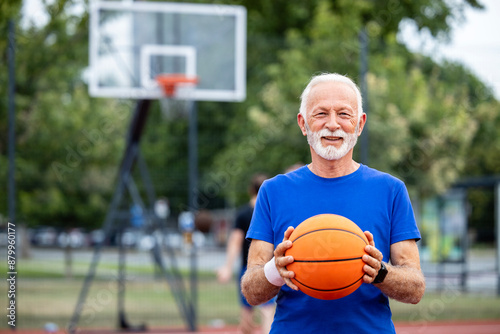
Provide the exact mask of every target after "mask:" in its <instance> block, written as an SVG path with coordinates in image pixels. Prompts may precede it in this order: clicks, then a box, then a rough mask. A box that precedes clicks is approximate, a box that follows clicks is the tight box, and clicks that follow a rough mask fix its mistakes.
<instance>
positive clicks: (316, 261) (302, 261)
mask: <svg viewBox="0 0 500 334" xmlns="http://www.w3.org/2000/svg"><path fill="white" fill-rule="evenodd" d="M354 260H361V256H360V257H352V258H348V259H332V260H295V259H294V260H293V262H294V263H295V262H301V263H321V262H342V261H354Z"/></svg>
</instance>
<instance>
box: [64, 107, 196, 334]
mask: <svg viewBox="0 0 500 334" xmlns="http://www.w3.org/2000/svg"><path fill="white" fill-rule="evenodd" d="M150 106H151V101H150V100H140V101H138V102H137V105H136V108H135V112H134V115H133V118H132V120H131V124H130V127H129V132H128V137H127V144H126V149H125V154H124V157H123V160H122V163H121V166H120V169H119V174H118V182H117V185H116V189H115V192H114V195H113V198H112V201H111V204H110V207H109V209H108V213H107V215H106V218H105V221H104V224H103V231H104V238H103V240H101V241H100V242H99V243H97V244H96V246H95V248H94V254H93V257H92V261H91V264H90V267H89V271H88V273H87V276H86V277H85V280H84V283H83V286H82V289H81V291H80V295H79V298H78V301H77V305H76V308H75V311H74V313H73V316H72V318H71V320H70V323H69V325H68V332H69V333H71V334H73V333H75V331H76V327H77V324H78V321H79V319H80V315H81V314H82V311H83V307H84V304H85V300H86V298H87V294H88V292H89V289H90V286H91V284H92V281H93V279H94V277H95V274H96V270H97V265H98V263H99V260H100V256H101V251H102V247H103V243H104V241H105V240H107V239H108V238H109V237H110V236H111V233H112V232H117V233H118V235H119V238H118V247H119V260H118V261H119V263H118V321H119V324H118V326H119V327H120V329H122V330H128V331H134V332H137V331H145V330H146V325H145V324H142V325H139V326H132V325H130V324H129V323H128V321H127V317H126V312H125V307H124V301H125V283H126V277H125V276H126V271H125V269H126V250H125V247H124V245H123V244H122V242H121V233H122V232H123V226H115V224H114V223H115V221H116V220H117V219H118V218H119V217H120V216H121V215H120V211H119V207H120V204H121V202H122V200H123V195H124V193H125V192H126V191H128V193H129V195H130V197H131V198H132V200H133V201H134V203H136V204H138V205H140V206H141V207H142V208H143V212H145V216H146V217H147V218H148V219H147V221H148V224H146V230H147V231H146V232H147V233H149V234H151V235H152V234H153V233H154V232H155V231H158V230H159V231H161V232H165V227H164V226H163V224H161V222H160V220H159V219H158V218H157V217H156V215H155V214H154V209H153V208H154V203H155V200H156V196H155V194H154V188H153V184H152V182H151V178H150V175H149V173H148V171H147V167H146V163H145V161H144V159H143V158H142V156H141V155H140V149H139V142H140V138H141V136H142V134H143V131H144V127H145V124H146V120H147V117H148V114H149V109H150ZM136 163H137V165H138V167H139V172H140V175H141V179H142V182H143V184H144V185H145V192H146V197H147V199H148V201H147V203H148V205H146V204H145V203H144V201H143V200H142V198H141V195H140V192H139V190H138V188H137V186H136V184H135V182H134V180H133V178H132V175H131V174H132V171H133V168H134V166H135V165H136ZM154 240H155V242H154V245H153V248H152V249H151V256H152V260H153V263H154V264H155V266H157V268H158V269H159V272H160V273H161V275H162V276H163V277H164V278H165V280H166V281H167V283H168V284H169V286H170V288H171V292H172V294H173V296H174V299H175V301H176V303H177V305H178V308H179V310H180V312H181V314H182V316H183V317H184V320H185V322H186V325H187V327H188V328H189V330H191V331H194V330H196V317H195V307H194V302H193V300H194V299H193V298H194V296H195V293H191V295H189V294H188V293H187V289H186V287H185V285H184V281H183V278H182V275H181V273H180V270H179V269H178V265H177V261H176V255H175V253H174V250H173V249H172V248H171V247H170V246H169V245H165V251H166V253H167V257H168V259H169V263H167V262H166V261H165V260H164V258H163V255H162V249H161V247H160V245H159V241H158V240H157V238H154ZM191 269H192V270H194V269H195V268H191ZM191 284H193V282H191ZM193 286H194V285H192V287H191V288H193Z"/></svg>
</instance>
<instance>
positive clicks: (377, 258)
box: [363, 231, 384, 284]
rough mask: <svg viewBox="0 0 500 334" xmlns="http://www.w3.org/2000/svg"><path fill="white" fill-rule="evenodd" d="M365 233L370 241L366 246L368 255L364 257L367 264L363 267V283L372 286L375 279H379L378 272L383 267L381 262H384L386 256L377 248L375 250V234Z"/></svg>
mask: <svg viewBox="0 0 500 334" xmlns="http://www.w3.org/2000/svg"><path fill="white" fill-rule="evenodd" d="M364 233H365V236H366V238H367V239H368V245H366V246H365V252H366V253H367V254H365V255H363V262H364V263H365V265H364V266H363V270H364V272H365V275H364V276H363V282H365V283H368V284H370V283H373V281H374V280H375V277H377V274H378V271H379V270H380V268H381V267H382V265H381V264H380V262H382V259H383V257H384V256H383V255H382V253H381V252H380V251H379V250H378V249H377V248H375V241H374V240H373V234H371V233H370V232H368V231H365V232H364Z"/></svg>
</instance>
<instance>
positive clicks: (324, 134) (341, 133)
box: [314, 129, 349, 138]
mask: <svg viewBox="0 0 500 334" xmlns="http://www.w3.org/2000/svg"><path fill="white" fill-rule="evenodd" d="M314 134H315V135H316V136H319V137H342V138H344V137H347V136H348V135H349V134H348V133H347V132H345V131H343V130H341V129H338V130H335V131H330V130H328V129H321V130H319V131H316V132H315V133H314Z"/></svg>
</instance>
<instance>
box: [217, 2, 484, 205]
mask: <svg viewBox="0 0 500 334" xmlns="http://www.w3.org/2000/svg"><path fill="white" fill-rule="evenodd" d="M465 5H471V6H473V7H478V8H480V7H481V6H480V5H479V4H478V3H476V2H475V1H464V2H463V3H460V4H459V5H457V6H456V7H454V6H451V5H450V4H449V3H447V2H444V1H442V2H441V1H440V2H430V1H417V2H411V3H410V2H403V1H401V2H398V1H393V2H390V3H389V4H388V3H387V2H382V1H359V2H356V3H352V2H349V1H317V2H315V6H313V8H314V10H312V11H310V12H309V13H310V14H311V16H310V17H308V20H307V23H305V25H304V27H301V28H300V29H296V28H295V27H293V26H289V27H287V29H282V31H284V34H285V36H286V37H285V45H284V47H282V48H280V49H279V50H277V52H276V55H277V59H276V61H275V62H273V63H271V64H268V65H267V66H266V68H265V73H266V75H267V77H268V78H269V80H268V81H267V82H266V83H265V84H264V85H263V86H262V88H260V90H259V91H258V93H257V94H256V96H257V97H258V98H257V100H254V99H252V100H251V101H249V103H248V104H247V105H248V107H247V109H246V112H245V113H244V114H243V115H242V117H244V121H242V120H241V118H240V119H236V118H235V120H237V121H238V125H242V124H245V127H244V128H242V127H241V126H239V127H238V126H237V125H235V126H234V128H238V130H239V133H238V136H239V138H237V137H233V136H235V135H234V134H231V133H232V131H231V130H230V131H229V132H228V135H229V136H232V141H231V144H229V145H228V146H227V149H226V150H224V151H222V152H221V154H220V155H219V156H218V157H217V160H216V166H217V168H218V169H219V170H220V169H222V168H223V166H227V165H228V164H229V163H231V164H232V165H233V166H234V168H235V169H236V170H238V173H235V174H236V175H235V177H234V178H233V181H232V183H231V185H230V188H229V194H230V196H231V197H232V198H234V199H236V200H237V199H238V198H242V190H243V189H244V187H242V185H244V181H243V180H244V178H245V177H246V176H247V175H249V174H251V173H253V172H255V171H257V170H259V169H260V170H262V169H264V170H265V171H267V172H269V173H271V174H272V173H277V172H281V171H283V169H284V168H286V166H287V165H289V164H292V163H294V162H295V161H297V160H299V161H303V162H308V160H307V159H308V147H307V144H306V141H305V139H304V138H302V135H301V133H300V131H299V130H298V127H297V125H296V121H295V120H296V118H295V117H296V113H297V112H298V106H299V99H298V96H299V94H300V92H301V91H302V89H303V87H305V84H306V83H307V81H308V79H309V77H310V76H311V75H312V74H314V73H319V72H339V73H347V74H349V75H350V76H351V77H353V78H354V79H357V74H358V72H359V70H358V64H359V61H358V59H359V39H358V33H359V31H360V30H361V28H362V27H363V26H366V27H367V30H368V33H369V36H370V41H371V42H370V73H369V76H368V78H369V87H370V99H369V101H370V114H369V115H368V122H369V125H370V126H369V128H370V130H369V131H370V157H371V160H370V165H372V166H374V167H376V168H379V169H382V170H384V171H387V172H391V173H394V174H396V175H399V176H401V177H402V178H404V179H405V181H407V183H408V184H409V186H410V187H411V188H414V189H415V190H417V191H418V192H420V193H421V194H423V195H425V194H433V193H437V192H440V191H443V190H444V189H445V188H446V187H447V186H448V185H449V184H450V183H452V182H453V181H454V180H456V178H457V177H458V176H459V175H460V173H461V172H463V170H464V167H465V161H466V158H467V151H468V149H469V147H470V142H471V140H472V138H473V136H474V135H475V133H476V130H477V127H478V120H472V121H471V120H470V117H471V116H473V115H474V113H475V110H476V108H477V107H478V105H479V104H480V103H483V101H484V99H483V97H481V98H480V97H478V96H477V91H482V92H484V93H485V94H486V95H485V96H484V97H487V96H490V97H491V92H489V91H488V90H487V89H486V88H485V87H484V85H482V84H481V83H480V82H479V81H478V80H477V79H476V78H475V77H474V76H473V75H471V74H469V73H468V72H467V71H466V70H465V69H463V67H461V66H458V65H455V64H441V65H440V64H437V63H435V62H433V61H432V60H431V59H429V58H426V57H423V56H420V55H413V54H411V53H410V52H409V51H408V50H407V49H406V47H405V46H404V45H402V44H401V43H400V42H398V41H397V39H396V34H397V32H398V26H399V23H400V22H401V21H402V20H404V19H411V20H413V21H414V22H415V23H416V24H417V26H418V27H419V29H427V30H429V31H430V32H431V33H432V34H433V35H435V36H446V33H447V32H448V30H449V25H448V24H449V22H450V20H452V19H453V18H455V19H457V18H459V17H460V13H461V12H462V10H463V7H464V6H465ZM263 6H264V5H263ZM249 17H252V14H251V12H250V14H249ZM278 20H279V19H278ZM263 21H265V20H263ZM276 24H278V23H276ZM250 103H251V104H250ZM230 129H231V128H230ZM245 148H247V151H246V152H247V153H249V154H246V155H242V154H241V153H240V152H241V151H244V149H245ZM356 154H357V153H356Z"/></svg>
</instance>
